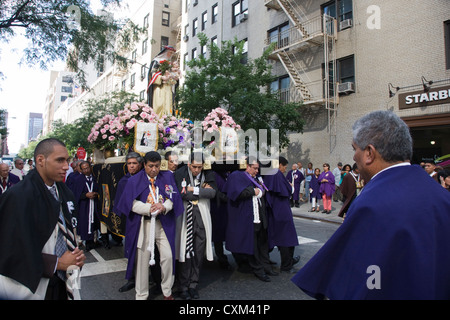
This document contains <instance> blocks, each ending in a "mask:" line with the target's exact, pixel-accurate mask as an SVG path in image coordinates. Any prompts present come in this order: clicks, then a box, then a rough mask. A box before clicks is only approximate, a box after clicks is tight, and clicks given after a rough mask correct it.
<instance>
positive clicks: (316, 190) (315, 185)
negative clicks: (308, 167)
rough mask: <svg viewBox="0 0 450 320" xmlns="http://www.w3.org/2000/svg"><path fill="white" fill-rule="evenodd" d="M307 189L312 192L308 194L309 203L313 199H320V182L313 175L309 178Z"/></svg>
mask: <svg viewBox="0 0 450 320" xmlns="http://www.w3.org/2000/svg"><path fill="white" fill-rule="evenodd" d="M309 188H310V189H312V192H311V193H310V194H309V199H310V202H311V201H312V199H313V198H316V199H320V181H319V178H318V177H316V175H315V174H313V175H312V177H311V181H310V182H309Z"/></svg>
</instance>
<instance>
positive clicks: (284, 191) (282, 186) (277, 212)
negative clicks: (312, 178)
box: [264, 170, 301, 248]
mask: <svg viewBox="0 0 450 320" xmlns="http://www.w3.org/2000/svg"><path fill="white" fill-rule="evenodd" d="M300 174H301V173H300ZM264 183H265V185H266V186H267V188H268V189H269V192H268V193H266V199H267V203H268V204H269V206H268V210H267V213H268V218H269V228H268V234H269V247H270V248H273V247H274V246H281V247H294V246H297V245H298V237H297V231H296V230H295V225H294V219H293V217H292V210H291V205H290V202H289V198H290V196H291V192H292V186H291V185H290V183H289V181H288V180H287V179H286V177H285V176H284V175H283V173H282V172H281V171H280V170H278V172H277V173H276V174H274V175H268V176H265V177H264Z"/></svg>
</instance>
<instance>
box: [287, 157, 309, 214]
mask: <svg viewBox="0 0 450 320" xmlns="http://www.w3.org/2000/svg"><path fill="white" fill-rule="evenodd" d="M286 178H287V179H288V181H289V183H290V184H291V186H292V187H293V188H294V192H293V193H292V195H291V207H293V206H294V205H295V207H296V208H298V207H300V203H299V200H300V196H299V193H300V185H301V183H302V181H303V180H305V177H304V176H303V174H302V172H301V171H300V170H298V165H297V164H296V163H294V164H293V165H292V170H290V171H289V172H288V173H287V174H286Z"/></svg>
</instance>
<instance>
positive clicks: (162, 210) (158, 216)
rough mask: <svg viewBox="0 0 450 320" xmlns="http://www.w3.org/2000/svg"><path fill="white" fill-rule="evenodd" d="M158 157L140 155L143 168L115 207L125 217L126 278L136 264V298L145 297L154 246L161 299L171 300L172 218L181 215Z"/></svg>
mask: <svg viewBox="0 0 450 320" xmlns="http://www.w3.org/2000/svg"><path fill="white" fill-rule="evenodd" d="M160 167H161V156H160V155H159V153H157V152H156V151H151V152H147V153H146V154H145V156H144V170H141V171H139V172H138V173H136V174H135V175H133V176H131V177H130V178H129V179H128V182H127V184H126V186H125V189H124V191H123V192H122V195H121V196H120V199H119V200H118V202H117V203H116V206H115V209H116V211H117V212H118V213H119V214H122V215H125V216H127V227H126V229H127V234H126V237H127V238H126V241H125V252H126V254H127V256H128V265H127V271H126V278H127V279H130V277H131V276H133V273H134V271H135V269H134V267H135V264H136V285H135V288H136V300H146V299H147V298H148V296H149V286H148V275H149V274H148V272H149V263H150V265H154V264H155V263H156V262H155V260H154V259H155V256H154V249H155V245H157V246H158V250H159V253H160V264H161V277H162V279H161V289H162V292H163V295H164V299H165V300H173V296H172V286H173V282H174V271H175V267H174V266H175V259H174V257H175V231H176V223H175V222H176V217H177V216H178V215H180V214H182V211H183V207H182V202H181V197H180V195H179V193H178V192H177V190H176V183H175V180H174V178H173V175H172V174H171V173H169V172H164V171H160Z"/></svg>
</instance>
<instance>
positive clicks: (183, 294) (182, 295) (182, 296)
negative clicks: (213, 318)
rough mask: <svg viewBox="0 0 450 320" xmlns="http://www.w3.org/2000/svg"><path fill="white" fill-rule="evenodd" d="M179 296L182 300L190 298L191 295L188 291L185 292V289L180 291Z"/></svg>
mask: <svg viewBox="0 0 450 320" xmlns="http://www.w3.org/2000/svg"><path fill="white" fill-rule="evenodd" d="M180 298H181V299H183V300H191V295H190V294H189V292H187V290H186V291H181V293H180Z"/></svg>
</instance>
